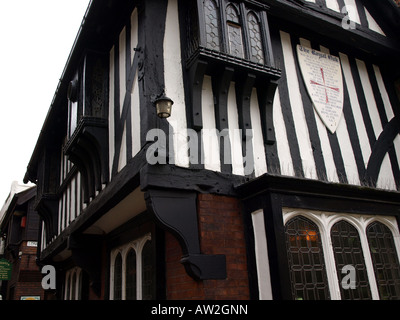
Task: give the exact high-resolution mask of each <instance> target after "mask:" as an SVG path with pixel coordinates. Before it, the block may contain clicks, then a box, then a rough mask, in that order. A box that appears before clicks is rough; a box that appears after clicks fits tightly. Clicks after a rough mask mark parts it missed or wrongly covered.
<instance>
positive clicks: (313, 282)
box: [285, 216, 330, 300]
mask: <svg viewBox="0 0 400 320" xmlns="http://www.w3.org/2000/svg"><path fill="white" fill-rule="evenodd" d="M285 233H286V245H287V249H288V261H289V268H290V279H291V283H292V295H293V299H296V300H325V299H329V298H330V297H329V289H328V280H327V276H326V269H325V263H324V256H323V250H322V243H321V237H320V233H319V230H318V227H317V225H315V224H314V223H313V222H312V221H310V220H308V219H306V218H304V217H301V216H298V217H295V218H293V219H291V220H290V221H288V223H287V224H286V226H285Z"/></svg>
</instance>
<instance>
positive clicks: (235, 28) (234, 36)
mask: <svg viewBox="0 0 400 320" xmlns="http://www.w3.org/2000/svg"><path fill="white" fill-rule="evenodd" d="M226 17H227V29H228V43H229V53H230V54H231V55H233V56H236V57H239V58H244V50H243V37H242V28H241V26H240V24H239V15H238V13H237V11H236V9H235V8H234V7H233V6H232V5H229V6H227V7H226Z"/></svg>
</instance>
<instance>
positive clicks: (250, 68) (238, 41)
mask: <svg viewBox="0 0 400 320" xmlns="http://www.w3.org/2000/svg"><path fill="white" fill-rule="evenodd" d="M267 11H268V6H266V5H264V4H262V3H260V2H257V1H235V0H232V1H226V0H192V1H185V2H184V3H183V2H182V5H181V21H183V22H184V24H183V25H184V27H183V29H184V30H182V31H181V40H182V48H183V59H184V62H183V64H184V67H185V68H186V70H187V79H186V80H187V86H188V88H190V90H189V91H190V104H191V105H192V108H191V109H190V110H191V113H190V115H188V116H189V119H188V120H189V123H190V125H191V126H192V128H193V129H195V130H201V129H202V128H203V122H202V121H203V120H202V109H201V94H202V87H203V80H204V76H205V75H207V76H210V77H211V78H212V83H213V92H214V97H215V98H214V99H215V105H216V109H217V114H218V116H217V117H216V121H217V127H218V129H219V130H224V129H226V128H227V124H226V121H227V115H226V114H225V113H226V112H225V113H224V112H223V108H222V106H224V105H225V103H224V101H225V100H226V99H227V92H228V87H229V84H230V83H231V81H233V82H235V83H236V84H237V86H238V101H239V109H240V110H239V112H241V111H242V110H245V109H246V103H247V102H248V101H249V97H250V93H251V92H252V89H253V88H259V89H260V90H259V92H260V95H259V100H260V103H261V105H263V107H262V108H261V109H262V110H263V112H265V115H263V118H265V119H268V120H269V122H271V123H269V124H268V123H267V125H266V126H265V127H264V135H265V141H266V142H267V143H273V142H274V140H275V138H274V132H273V128H272V102H273V97H274V94H275V89H276V86H277V83H276V81H277V80H278V79H279V77H280V74H281V72H280V70H279V69H278V68H276V66H275V63H274V57H273V54H272V46H271V39H270V34H269V26H268V17H267ZM227 86H228V87H227ZM261 93H265V94H261ZM242 122H243V123H241V124H240V128H241V129H243V132H245V129H246V128H247V126H246V123H248V121H247V120H246V119H244V120H243V121H242ZM267 122H268V121H267Z"/></svg>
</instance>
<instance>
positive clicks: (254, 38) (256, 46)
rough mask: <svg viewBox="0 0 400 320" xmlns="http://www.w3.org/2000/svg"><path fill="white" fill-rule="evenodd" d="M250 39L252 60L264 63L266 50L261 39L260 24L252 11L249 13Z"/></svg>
mask: <svg viewBox="0 0 400 320" xmlns="http://www.w3.org/2000/svg"><path fill="white" fill-rule="evenodd" d="M247 22H248V30H249V40H250V60H252V61H254V62H257V63H264V51H263V45H262V40H261V32H260V24H259V23H258V19H257V17H256V15H255V14H254V13H252V12H250V13H249V14H248V15H247Z"/></svg>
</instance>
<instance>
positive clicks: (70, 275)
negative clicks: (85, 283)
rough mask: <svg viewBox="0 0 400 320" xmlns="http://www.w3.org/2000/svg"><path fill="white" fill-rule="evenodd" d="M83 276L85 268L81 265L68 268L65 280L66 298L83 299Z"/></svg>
mask: <svg viewBox="0 0 400 320" xmlns="http://www.w3.org/2000/svg"><path fill="white" fill-rule="evenodd" d="M82 277H83V270H82V269H81V268H79V267H74V268H72V269H69V270H67V272H66V273H65V282H64V294H63V297H64V300H82ZM72 289H74V290H72ZM74 291H75V292H74Z"/></svg>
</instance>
